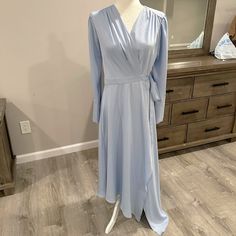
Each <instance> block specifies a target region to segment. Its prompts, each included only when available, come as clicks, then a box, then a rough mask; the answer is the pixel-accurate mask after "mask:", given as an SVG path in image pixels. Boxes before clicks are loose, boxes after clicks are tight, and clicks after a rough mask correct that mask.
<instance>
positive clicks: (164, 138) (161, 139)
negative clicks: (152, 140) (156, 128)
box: [158, 137, 169, 141]
mask: <svg viewBox="0 0 236 236" xmlns="http://www.w3.org/2000/svg"><path fill="white" fill-rule="evenodd" d="M166 140H169V138H168V137H163V138H159V139H158V141H166Z"/></svg>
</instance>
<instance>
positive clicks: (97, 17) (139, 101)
mask: <svg viewBox="0 0 236 236" xmlns="http://www.w3.org/2000/svg"><path fill="white" fill-rule="evenodd" d="M88 41H89V56H90V70H91V81H92V88H93V115H92V120H93V122H95V123H98V125H99V139H98V140H99V147H98V150H99V151H98V155H99V157H98V159H99V160H98V168H99V176H98V178H99V181H98V190H97V196H100V197H103V198H105V199H106V200H107V201H108V202H109V203H115V202H116V200H117V196H118V194H119V195H120V208H121V210H122V212H123V215H124V216H125V217H127V218H131V217H132V214H133V215H134V216H135V218H136V220H137V221H140V219H141V215H142V211H143V210H144V212H145V214H146V217H147V220H148V222H149V225H150V226H151V228H152V229H153V230H154V231H155V232H157V233H158V234H161V233H163V232H164V231H165V229H166V227H167V225H168V223H169V217H168V215H167V213H166V212H165V211H164V209H162V206H161V200H160V179H159V162H158V159H159V158H158V146H157V130H156V124H158V123H160V122H161V121H162V120H163V117H164V107H165V96H166V77H167V60H168V59H167V58H168V24H167V19H166V16H165V14H164V13H163V12H160V11H158V10H155V9H152V8H149V7H147V6H144V7H143V9H142V10H141V11H140V13H139V15H138V17H137V19H136V21H135V23H134V24H133V27H132V29H131V31H130V32H129V31H128V30H127V28H126V26H125V24H124V22H123V21H122V18H121V15H120V13H119V11H118V9H117V8H116V6H115V5H114V4H112V5H110V6H108V7H105V8H103V9H101V10H97V11H93V12H91V13H90V14H89V17H88Z"/></svg>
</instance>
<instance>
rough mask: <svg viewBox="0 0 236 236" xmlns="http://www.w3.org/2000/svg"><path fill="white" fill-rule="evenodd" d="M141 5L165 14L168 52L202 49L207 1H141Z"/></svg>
mask: <svg viewBox="0 0 236 236" xmlns="http://www.w3.org/2000/svg"><path fill="white" fill-rule="evenodd" d="M140 2H141V3H142V4H143V5H146V6H149V7H151V8H154V9H157V10H160V11H163V12H165V14H166V16H167V20H168V26H169V50H183V49H193V48H202V47H203V39H204V35H205V34H204V32H205V25H206V16H207V8H208V0H158V1H157V0H142V1H140Z"/></svg>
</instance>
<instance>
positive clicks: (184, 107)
mask: <svg viewBox="0 0 236 236" xmlns="http://www.w3.org/2000/svg"><path fill="white" fill-rule="evenodd" d="M207 102H208V98H201V99H194V100H188V101H184V102H178V103H174V104H173V107H172V115H171V124H184V123H188V122H193V121H197V120H202V119H204V118H205V117H206V109H207Z"/></svg>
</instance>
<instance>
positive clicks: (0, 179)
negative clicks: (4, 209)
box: [0, 98, 15, 195]
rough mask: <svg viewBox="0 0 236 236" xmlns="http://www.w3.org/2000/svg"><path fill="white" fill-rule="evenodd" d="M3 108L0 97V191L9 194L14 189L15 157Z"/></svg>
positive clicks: (3, 102)
mask: <svg viewBox="0 0 236 236" xmlns="http://www.w3.org/2000/svg"><path fill="white" fill-rule="evenodd" d="M5 109H6V99H3V98H0V191H1V192H3V193H4V195H9V194H11V193H13V190H14V172H15V159H14V158H13V155H12V151H11V150H12V149H11V145H10V140H9V135H8V130H7V125H6V117H5Z"/></svg>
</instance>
